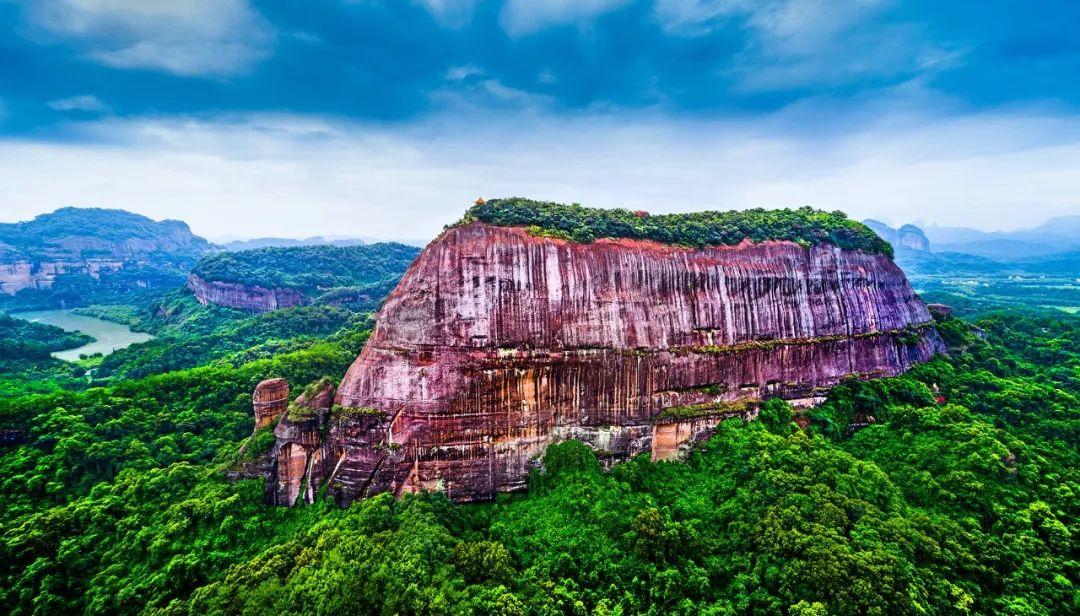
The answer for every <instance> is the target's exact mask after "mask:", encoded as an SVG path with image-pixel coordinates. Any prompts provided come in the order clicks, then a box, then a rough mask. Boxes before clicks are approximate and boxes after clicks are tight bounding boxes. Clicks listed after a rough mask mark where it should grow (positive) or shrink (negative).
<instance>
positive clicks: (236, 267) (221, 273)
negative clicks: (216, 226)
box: [192, 242, 420, 290]
mask: <svg viewBox="0 0 1080 616" xmlns="http://www.w3.org/2000/svg"><path fill="white" fill-rule="evenodd" d="M419 253H420V249H419V248H416V247H415V246H406V245H404V244H397V243H392V242H388V243H380V244H366V245H362V246H325V245H323V246H290V247H285V248H256V249H254V250H242V251H238V252H222V253H218V254H215V255H210V256H207V257H203V258H202V259H200V260H199V262H198V263H196V264H195V267H194V269H193V270H192V272H193V273H194V274H196V275H197V276H199V277H200V278H202V279H204V280H212V281H221V282H234V283H238V284H243V285H248V286H260V287H265V288H274V287H290V288H294V289H305V290H315V289H329V288H333V287H358V286H359V287H362V286H366V285H377V284H379V283H382V282H385V281H386V280H388V279H395V280H396V279H397V278H399V277H400V276H401V274H402V273H404V271H405V269H406V268H408V266H409V264H410V263H412V261H413V259H415V258H416V255H418V254H419Z"/></svg>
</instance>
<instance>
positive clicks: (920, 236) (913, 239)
mask: <svg viewBox="0 0 1080 616" xmlns="http://www.w3.org/2000/svg"><path fill="white" fill-rule="evenodd" d="M863 224H864V225H866V226H868V227H870V228H871V229H873V230H874V233H877V234H878V236H879V237H881V239H883V240H885V241H886V242H888V243H890V244H892V247H893V250H900V249H902V248H906V249H909V250H918V251H923V252H925V251H929V250H930V240H928V239H927V238H926V234H925V233H923V230H922V229H920V228H918V227H916V226H915V225H904V226H902V227H900V228H899V229H893V228H892V227H890V226H889V225H887V224H885V223H883V222H881V221H878V220H870V219H868V220H864V221H863Z"/></svg>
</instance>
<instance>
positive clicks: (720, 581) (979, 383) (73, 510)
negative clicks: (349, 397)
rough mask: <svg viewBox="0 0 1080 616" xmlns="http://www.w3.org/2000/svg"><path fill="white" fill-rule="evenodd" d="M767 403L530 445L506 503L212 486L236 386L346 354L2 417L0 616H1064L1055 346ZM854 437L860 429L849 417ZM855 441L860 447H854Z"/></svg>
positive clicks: (1077, 328)
mask: <svg viewBox="0 0 1080 616" xmlns="http://www.w3.org/2000/svg"><path fill="white" fill-rule="evenodd" d="M978 326H979V327H980V328H982V332H985V334H984V335H985V336H986V340H982V339H980V338H979V337H978V336H977V335H975V334H976V333H980V332H973V331H972V330H970V329H969V327H968V326H967V325H965V324H964V323H962V322H960V321H955V320H953V321H949V322H946V323H942V324H940V328H941V329H942V331H943V332H944V334H945V335H946V336H947V337H948V338H949V339H950V341H951V342H952V343H953V344H954V346H956V347H957V348H958V349H960V350H958V351H957V352H955V353H954V355H952V356H951V357H948V358H939V359H937V360H934V361H932V362H930V363H928V364H925V365H923V366H920V367H918V368H916V369H914V370H913V371H912V372H910V373H908V374H907V375H905V376H902V377H898V378H893V379H885V380H877V381H869V382H852V383H849V384H845V385H843V386H841V387H838V388H836V389H834V390H833V392H832V393H831V395H830V398H829V401H828V403H827V404H825V405H823V406H821V407H818V408H817V409H815V410H814V411H812V413H811V414H810V416H809V424H808V425H807V427H806V428H805V429H802V428H799V427H798V425H797V424H795V423H793V422H792V414H791V410H790V409H789V408H788V407H786V405H784V404H783V403H780V402H778V401H773V402H770V403H768V404H767V405H766V408H765V411H764V413H763V416H762V418H761V420H760V421H758V422H753V423H746V422H743V421H741V420H731V421H728V422H726V423H724V424H722V425H721V426H720V428H719V429H718V431H717V434H716V436H714V437H713V438H712V439H711V441H709V442H708V444H707V445H706V446H704V447H703V448H702V449H701V450H699V451H698V452H696V453H695V454H694V455H693V456H692V457H691V459H690V460H689V461H687V462H685V463H657V464H654V463H651V462H649V461H648V460H647V459H644V458H637V459H635V460H633V461H631V462H629V463H626V464H623V465H620V466H617V467H615V468H614V469H613V470H612V471H611V472H607V473H605V472H603V471H602V470H601V469H600V467H599V465H598V463H597V461H596V458H595V456H594V455H593V454H592V453H591V452H590V451H589V450H588V449H587V448H585V447H584V446H583V445H580V444H578V443H574V442H569V443H566V444H563V445H559V446H556V447H553V448H551V449H550V450H549V452H548V454H547V456H546V458H545V467H544V470H543V472H539V473H537V474H536V475H535V476H534V478H533V479H532V481H531V490H530V491H529V492H528V493H526V494H520V495H514V496H508V497H503V498H500V499H499V500H498V501H496V502H493V503H489V504H481V505H467V506H461V505H453V504H451V503H450V502H449V501H447V500H446V499H445V498H444V497H442V496H428V495H421V496H409V497H406V498H404V499H402V500H401V501H394V500H393V499H392V498H390V497H389V496H386V495H383V496H380V497H376V498H372V499H368V500H364V501H360V502H357V503H356V504H354V505H353V506H352V507H350V508H348V509H336V508H333V507H331V506H328V505H326V504H324V503H320V504H317V505H314V506H308V507H299V508H295V509H286V508H274V507H266V506H264V505H262V504H261V493H262V486H261V485H260V482H257V481H240V482H237V483H236V484H230V483H229V482H228V481H227V480H226V479H225V473H224V471H225V470H226V469H227V468H229V467H231V465H232V464H233V463H234V461H235V457H236V451H237V449H238V447H239V445H240V444H241V443H242V442H243V440H244V438H245V437H246V435H248V434H250V432H251V426H252V422H251V418H250V412H251V411H250V392H251V388H252V387H253V385H254V384H255V382H257V381H258V380H259V379H261V378H265V377H268V376H285V377H287V378H289V379H290V381H292V382H294V383H304V382H308V381H311V380H314V379H315V378H317V377H320V376H323V375H332V376H339V375H340V374H341V373H342V371H343V370H344V368H345V367H346V366H347V364H348V363H349V361H351V359H352V358H353V357H354V356H355V353H356V352H357V349H358V348H359V346H360V345H361V344H362V341H363V340H364V338H365V336H366V331H365V329H364V326H363V325H357V326H356V327H353V328H349V329H347V330H346V331H343V332H341V333H339V334H336V335H334V336H332V337H331V339H330V340H328V341H326V342H323V343H318V344H314V345H312V346H309V347H307V348H304V349H302V350H297V351H294V352H291V353H283V354H281V355H278V356H277V357H275V358H273V359H259V360H256V361H254V362H250V363H239V364H234V363H228V362H227V363H221V362H219V363H216V364H214V365H213V366H211V367H201V368H194V369H188V370H182V371H176V372H170V373H168V374H164V375H160V376H151V377H148V378H143V379H136V380H118V381H117V382H115V383H113V384H110V385H108V386H106V387H104V388H96V389H92V390H88V391H85V392H66V393H58V394H52V395H26V396H22V397H18V398H15V399H8V400H6V401H5V402H4V403H3V405H2V406H0V421H2V425H0V427H2V428H14V427H20V428H25V429H28V430H29V432H30V435H31V439H30V441H29V442H28V443H26V444H24V445H21V446H18V447H9V448H5V449H3V450H0V452H2V454H0V455H2V457H0V478H2V480H0V512H2V517H0V580H2V582H0V589H2V590H0V609H3V610H4V611H5V612H6V613H12V614H28V613H72V612H86V613H141V612H147V613H170V614H182V613H191V614H217V613H236V614H241V613H268V612H279V613H280V612H292V613H324V614H325V613H345V612H351V613H388V614H391V613H402V614H404V613H475V614H495V613H499V614H515V613H518V614H562V613H582V614H618V613H622V614H630V613H655V614H700V613H717V614H721V613H739V612H749V611H754V612H762V613H784V612H787V613H796V614H822V613H838V614H863V613H984V614H997V613H1012V614H1058V613H1069V612H1075V611H1077V610H1080V602H1078V593H1077V586H1076V585H1077V583H1078V582H1080V577H1078V564H1077V561H1078V558H1077V557H1078V554H1077V545H1078V542H1077V541H1075V540H1074V538H1075V536H1076V535H1077V533H1080V523H1078V520H1080V499H1078V498H1077V494H1078V493H1080V476H1078V471H1077V469H1078V468H1080V465H1078V463H1080V454H1078V452H1077V442H1078V440H1080V439H1078V437H1080V403H1078V395H1080V352H1078V350H1077V349H1080V321H1078V320H1077V319H1075V318H1069V317H1060V318H1058V317H1049V316H1041V315H1023V314H1018V313H1006V314H995V315H991V316H988V317H986V318H984V319H982V320H980V321H979V323H978ZM867 417H873V423H870V422H869V421H868V420H867ZM852 423H863V424H867V423H869V425H868V426H867V427H865V428H862V429H861V430H856V431H852V430H851V429H850V428H848V426H849V425H851V424H852Z"/></svg>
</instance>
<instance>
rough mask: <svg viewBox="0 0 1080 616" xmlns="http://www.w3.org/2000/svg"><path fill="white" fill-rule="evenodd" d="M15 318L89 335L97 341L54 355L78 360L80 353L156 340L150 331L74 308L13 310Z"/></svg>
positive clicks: (54, 354) (108, 351)
mask: <svg viewBox="0 0 1080 616" xmlns="http://www.w3.org/2000/svg"><path fill="white" fill-rule="evenodd" d="M11 316H13V317H18V318H20V319H25V320H27V321H33V322H35V323H48V324H49V325H55V326H57V327H59V328H61V329H66V330H68V331H76V330H78V331H81V332H82V333H84V334H90V335H91V336H93V337H94V338H95V339H96V340H95V341H94V342H91V343H90V344H84V345H83V346H81V347H79V348H77V349H68V350H66V351H57V352H55V353H53V354H52V356H53V357H55V358H57V359H63V360H65V361H75V360H77V359H79V355H93V354H94V353H101V354H103V355H108V354H109V353H112V352H113V351H116V350H118V349H122V348H124V347H127V346H131V345H133V344H135V343H136V342H146V341H147V340H151V339H153V336H151V335H150V334H144V333H142V332H133V331H131V328H129V327H128V326H127V325H121V324H120V323H113V322H112V321H105V320H103V319H99V318H96V317H88V316H85V315H81V314H75V313H74V312H73V311H72V310H70V309H69V310H34V311H30V312H16V313H12V315H11Z"/></svg>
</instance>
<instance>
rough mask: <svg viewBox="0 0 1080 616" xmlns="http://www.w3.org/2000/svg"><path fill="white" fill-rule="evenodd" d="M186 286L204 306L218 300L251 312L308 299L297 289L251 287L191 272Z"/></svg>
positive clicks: (223, 303) (220, 304)
mask: <svg viewBox="0 0 1080 616" xmlns="http://www.w3.org/2000/svg"><path fill="white" fill-rule="evenodd" d="M187 286H188V288H189V289H191V292H192V293H193V294H194V295H195V299H197V300H199V303H200V304H202V305H204V306H205V305H207V304H216V305H218V306H225V307H226V308H236V309H237V310H246V311H248V312H267V311H269V310H277V309H278V308H290V307H292V306H300V305H303V304H307V303H309V300H308V299H307V298H305V297H304V295H303V293H301V292H300V291H297V290H296V289H288V288H280V287H279V288H273V289H267V288H264V287H258V286H254V287H249V286H244V285H242V284H238V283H235V282H221V281H220V280H203V279H202V278H200V277H199V276H198V275H196V274H191V275H190V276H188V283H187Z"/></svg>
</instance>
